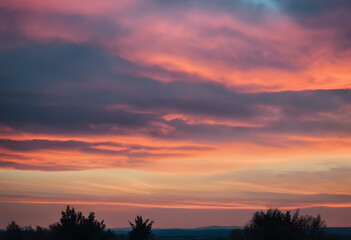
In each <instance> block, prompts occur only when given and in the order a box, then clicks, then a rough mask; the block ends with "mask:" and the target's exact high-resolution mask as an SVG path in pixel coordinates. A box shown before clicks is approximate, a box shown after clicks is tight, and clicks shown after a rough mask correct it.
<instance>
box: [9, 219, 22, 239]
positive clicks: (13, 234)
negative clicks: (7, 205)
mask: <svg viewBox="0 0 351 240" xmlns="http://www.w3.org/2000/svg"><path fill="white" fill-rule="evenodd" d="M22 230H23V228H21V227H20V226H19V225H18V224H17V223H16V222H15V221H12V222H11V223H10V224H9V225H7V227H6V235H5V237H6V239H9V240H19V239H21V237H22Z"/></svg>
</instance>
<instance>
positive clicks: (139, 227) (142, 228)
mask: <svg viewBox="0 0 351 240" xmlns="http://www.w3.org/2000/svg"><path fill="white" fill-rule="evenodd" d="M149 221H150V220H149V219H146V221H145V222H144V221H143V217H142V216H137V217H136V218H135V219H134V223H132V222H130V221H128V222H129V224H130V226H131V227H132V231H130V232H129V239H130V240H149V239H153V235H152V231H151V228H152V224H153V223H154V221H151V222H149Z"/></svg>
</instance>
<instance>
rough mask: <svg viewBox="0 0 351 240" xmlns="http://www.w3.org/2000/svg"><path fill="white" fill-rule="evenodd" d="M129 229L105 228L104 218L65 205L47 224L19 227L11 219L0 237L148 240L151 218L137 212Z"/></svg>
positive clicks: (6, 239) (5, 239) (18, 239)
mask: <svg viewBox="0 0 351 240" xmlns="http://www.w3.org/2000/svg"><path fill="white" fill-rule="evenodd" d="M129 223H130V225H131V227H132V231H130V232H129V234H127V235H126V236H125V235H124V234H116V233H114V232H113V231H111V230H106V229H105V228H106V225H105V223H104V221H101V222H99V221H98V220H96V219H95V214H94V213H93V212H92V213H90V214H89V216H88V217H85V216H84V215H83V214H82V213H81V212H76V211H75V209H74V208H72V209H71V208H70V207H69V206H67V208H66V210H65V211H62V213H61V219H60V221H59V222H57V223H54V224H51V225H50V226H49V228H42V227H39V226H38V227H36V228H35V229H33V228H32V227H31V226H27V227H20V226H19V225H17V224H16V223H15V222H12V223H10V224H9V225H8V226H7V228H6V231H4V232H2V233H0V239H3V240H139V239H140V240H149V239H151V238H152V237H153V235H152V233H151V227H152V224H153V222H150V223H149V219H147V220H146V221H145V222H144V221H143V219H142V217H141V216H137V218H136V219H135V223H134V224H133V223H131V222H129Z"/></svg>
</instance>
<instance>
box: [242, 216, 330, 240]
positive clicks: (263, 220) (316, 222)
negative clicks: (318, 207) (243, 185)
mask: <svg viewBox="0 0 351 240" xmlns="http://www.w3.org/2000/svg"><path fill="white" fill-rule="evenodd" d="M325 227H326V225H325V223H324V221H323V220H322V219H321V217H320V215H318V216H317V217H312V216H309V215H307V216H301V215H300V212H299V210H297V211H296V212H295V213H294V214H293V215H291V213H290V211H287V212H286V213H283V212H282V211H280V210H278V209H269V210H267V212H263V211H258V212H256V213H254V215H253V217H252V219H251V220H250V222H249V223H248V224H247V225H246V227H245V232H246V235H247V239H255V240H256V239H257V240H281V239H284V240H295V239H296V240H305V239H306V240H307V239H308V240H317V239H318V240H320V239H323V237H324V236H323V229H324V228H325Z"/></svg>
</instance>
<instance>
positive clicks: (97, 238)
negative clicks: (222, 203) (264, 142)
mask: <svg viewBox="0 0 351 240" xmlns="http://www.w3.org/2000/svg"><path fill="white" fill-rule="evenodd" d="M61 215H62V216H61V218H60V219H59V221H58V222H56V223H53V224H51V225H49V227H48V228H42V227H40V226H38V227H36V228H32V227H31V226H27V227H21V226H19V225H18V224H16V222H14V221H13V222H11V223H9V225H8V226H7V228H6V230H2V231H0V239H1V240H351V228H327V226H326V224H325V221H324V220H323V219H322V218H321V216H320V215H317V217H313V216H310V215H300V213H299V211H298V210H297V211H296V212H295V213H291V212H290V211H287V212H282V211H281V210H279V209H268V210H267V211H258V212H255V213H254V214H253V216H252V218H251V219H250V220H249V221H248V223H247V224H246V225H245V227H243V228H240V227H217V226H212V227H203V228H195V229H152V225H153V223H154V222H153V221H150V220H149V219H146V220H144V219H143V218H142V217H141V216H137V217H136V218H135V219H134V221H129V224H130V226H131V227H130V228H115V229H106V228H105V227H106V225H105V223H104V221H98V220H96V219H95V214H94V213H93V212H92V213H90V214H89V216H87V217H86V216H84V215H83V214H82V213H81V212H79V211H78V212H76V211H75V209H74V208H72V209H71V208H70V207H69V206H67V208H66V210H65V211H62V212H61Z"/></svg>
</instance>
